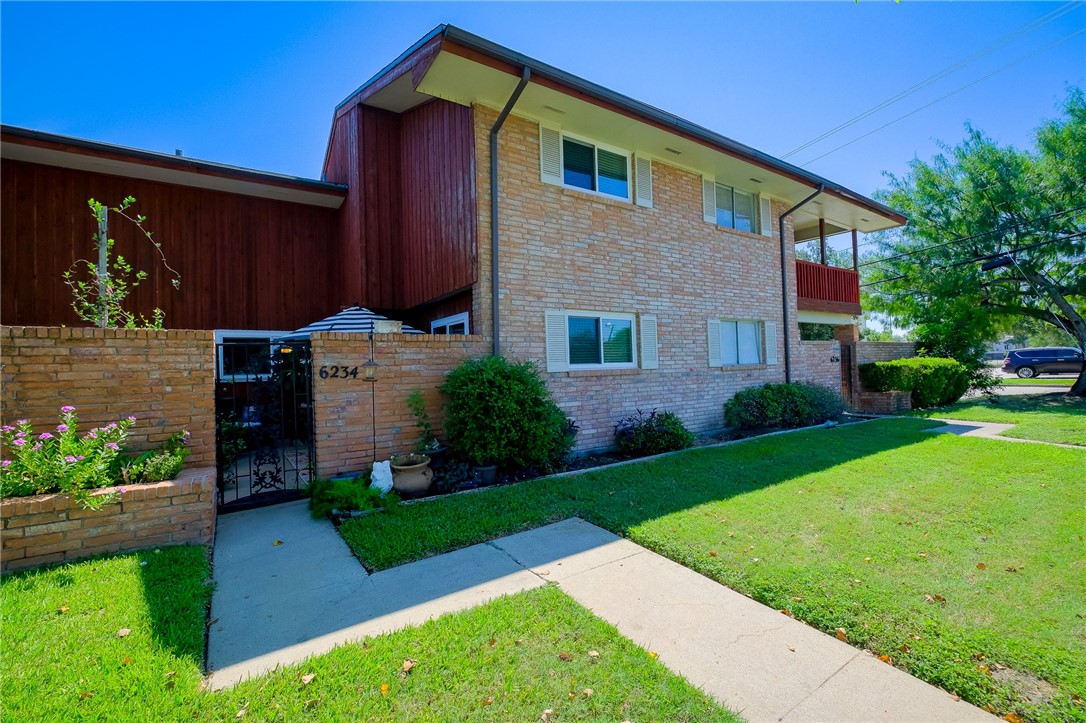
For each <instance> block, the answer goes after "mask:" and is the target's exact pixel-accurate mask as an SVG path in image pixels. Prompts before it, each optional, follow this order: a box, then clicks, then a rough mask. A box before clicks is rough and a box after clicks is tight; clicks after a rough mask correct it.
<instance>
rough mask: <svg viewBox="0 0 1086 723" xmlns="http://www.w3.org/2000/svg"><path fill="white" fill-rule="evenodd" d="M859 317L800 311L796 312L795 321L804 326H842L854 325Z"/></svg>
mask: <svg viewBox="0 0 1086 723" xmlns="http://www.w3.org/2000/svg"><path fill="white" fill-rule="evenodd" d="M859 318H860V317H858V316H852V315H851V314H834V313H832V312H829V311H804V310H803V309H800V310H799V311H797V312H796V320H797V321H800V322H802V323H804V324H833V325H834V326H841V325H843V324H855V323H856V322H857V320H858V319H859Z"/></svg>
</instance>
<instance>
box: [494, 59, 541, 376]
mask: <svg viewBox="0 0 1086 723" xmlns="http://www.w3.org/2000/svg"><path fill="white" fill-rule="evenodd" d="M531 77H532V71H531V69H530V68H529V67H528V66H527V65H525V66H524V67H523V69H522V71H521V74H520V82H519V83H517V87H516V89H515V90H514V91H513V94H512V95H511V96H509V100H507V101H506V102H505V107H504V108H502V112H501V114H500V115H499V116H498V120H497V121H495V122H494V127H493V128H491V129H490V320H491V325H492V331H493V334H494V356H498V355H500V354H501V349H502V347H501V337H500V335H499V332H500V330H501V315H500V312H499V309H498V133H500V132H501V129H502V126H503V125H505V119H506V118H508V117H509V113H510V112H511V111H512V110H513V106H514V105H516V104H517V100H518V99H519V98H520V94H521V93H523V92H524V88H525V86H527V85H528V79H529V78H531Z"/></svg>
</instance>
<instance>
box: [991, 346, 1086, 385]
mask: <svg viewBox="0 0 1086 723" xmlns="http://www.w3.org/2000/svg"><path fill="white" fill-rule="evenodd" d="M1083 366H1086V362H1084V361H1083V359H1082V352H1080V351H1079V350H1078V349H1075V348H1074V347H1071V346H1046V347H1039V348H1037V349H1015V350H1014V351H1009V352H1007V358H1006V359H1004V360H1003V371H1005V372H1006V373H1007V374H1017V375H1018V376H1020V377H1022V378H1023V379H1032V378H1033V377H1035V376H1039V375H1040V374H1041V373H1042V372H1043V373H1045V374H1067V373H1073V374H1079V373H1080V372H1082V368H1083Z"/></svg>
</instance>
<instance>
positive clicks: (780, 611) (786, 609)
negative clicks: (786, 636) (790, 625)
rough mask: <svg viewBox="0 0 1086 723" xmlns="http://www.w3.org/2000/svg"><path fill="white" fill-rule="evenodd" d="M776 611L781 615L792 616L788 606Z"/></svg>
mask: <svg viewBox="0 0 1086 723" xmlns="http://www.w3.org/2000/svg"><path fill="white" fill-rule="evenodd" d="M778 612H779V613H780V614H781V615H787V616H788V617H792V611H791V610H789V609H788V608H785V609H784V610H779V611H778Z"/></svg>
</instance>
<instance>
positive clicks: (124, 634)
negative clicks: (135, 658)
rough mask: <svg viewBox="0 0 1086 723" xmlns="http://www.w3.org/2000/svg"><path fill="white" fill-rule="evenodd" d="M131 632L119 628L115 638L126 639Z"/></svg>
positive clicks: (129, 629) (127, 629)
mask: <svg viewBox="0 0 1086 723" xmlns="http://www.w3.org/2000/svg"><path fill="white" fill-rule="evenodd" d="M131 632H132V630H131V628H121V629H120V630H118V631H117V637H118V638H127V637H128V635H129V634H130V633H131Z"/></svg>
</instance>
